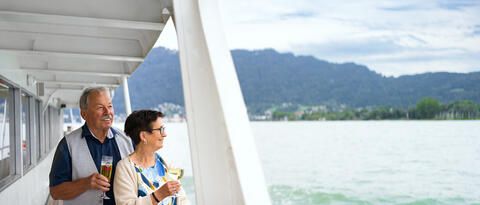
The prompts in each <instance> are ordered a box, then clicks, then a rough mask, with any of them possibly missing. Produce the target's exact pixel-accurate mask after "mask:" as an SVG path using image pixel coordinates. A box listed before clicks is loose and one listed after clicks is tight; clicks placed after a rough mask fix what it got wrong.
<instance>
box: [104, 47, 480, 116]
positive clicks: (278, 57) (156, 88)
mask: <svg viewBox="0 0 480 205" xmlns="http://www.w3.org/2000/svg"><path fill="white" fill-rule="evenodd" d="M232 56H233V60H234V63H235V66H236V70H237V74H238V78H239V81H240V86H241V89H242V92H243V95H244V98H245V102H246V104H247V107H248V108H249V111H250V112H252V111H253V112H261V111H262V110H264V109H265V108H268V107H270V106H271V105H273V104H275V105H278V104H282V103H294V104H302V105H320V104H323V105H340V104H344V105H347V106H350V107H367V106H394V107H409V106H414V105H415V103H416V102H417V101H418V100H419V99H421V98H423V97H426V96H429V97H433V98H436V99H438V100H440V101H441V102H444V103H449V102H452V101H456V100H472V101H474V102H476V103H480V72H473V73H466V74H462V73H447V72H439V73H424V74H418V75H406V76H400V77H385V76H382V75H381V74H379V73H376V72H374V71H372V70H370V69H368V68H367V67H366V66H363V65H358V64H355V63H341V64H338V63H330V62H327V61H323V60H319V59H316V58H314V57H312V56H295V55H293V54H291V53H279V52H277V51H275V50H272V49H265V50H255V51H248V50H233V51H232ZM179 65H180V63H179V58H178V53H177V51H172V50H168V49H165V48H155V49H153V50H152V51H151V52H150V53H149V55H148V57H147V58H146V59H145V62H144V63H143V64H142V65H141V66H140V68H139V69H137V70H136V71H135V72H134V73H133V74H132V76H131V77H130V78H129V90H130V96H131V102H132V109H139V108H152V107H156V106H157V105H158V104H161V103H173V104H178V105H183V91H182V84H181V74H180V66H179ZM115 93H116V95H115V96H114V100H113V101H114V104H115V107H116V109H117V113H119V112H123V110H124V106H123V92H122V88H121V87H120V88H118V90H117V91H116V92H115Z"/></svg>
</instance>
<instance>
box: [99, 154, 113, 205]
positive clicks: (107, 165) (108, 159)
mask: <svg viewBox="0 0 480 205" xmlns="http://www.w3.org/2000/svg"><path fill="white" fill-rule="evenodd" d="M112 164H113V157H112V156H107V155H103V156H102V162H101V167H100V174H101V175H103V176H105V177H107V179H108V182H110V179H111V177H112V169H113V165H112ZM100 198H102V199H110V197H108V196H107V195H106V194H105V192H102V195H100Z"/></svg>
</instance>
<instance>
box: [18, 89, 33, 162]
mask: <svg viewBox="0 0 480 205" xmlns="http://www.w3.org/2000/svg"><path fill="white" fill-rule="evenodd" d="M21 95H22V96H21V100H22V104H21V117H22V119H21V125H20V126H21V127H20V128H21V137H22V138H21V140H22V141H21V145H22V158H23V167H24V168H25V169H26V168H28V167H30V165H31V164H32V160H31V159H32V157H31V156H32V154H31V148H30V146H31V144H32V143H31V137H30V126H31V125H30V96H28V95H27V94H25V93H22V94H21Z"/></svg>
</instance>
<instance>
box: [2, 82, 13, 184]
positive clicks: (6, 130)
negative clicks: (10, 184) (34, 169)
mask: <svg viewBox="0 0 480 205" xmlns="http://www.w3.org/2000/svg"><path fill="white" fill-rule="evenodd" d="M12 92H13V91H12V89H11V88H9V87H8V86H7V85H6V84H3V83H2V81H1V80H0V181H3V179H5V178H7V177H8V176H10V175H12V173H13V170H14V169H13V163H12V159H13V158H14V156H12V153H14V152H15V151H14V150H13V149H12V144H13V143H10V142H11V140H12V139H13V138H12V137H11V136H10V129H11V124H10V115H12V114H13V113H12V112H11V107H12V106H11V105H10V104H11V102H12ZM12 151H13V152H12Z"/></svg>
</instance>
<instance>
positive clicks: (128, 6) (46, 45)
mask: <svg viewBox="0 0 480 205" xmlns="http://www.w3.org/2000/svg"><path fill="white" fill-rule="evenodd" d="M165 2H167V1H162V0H142V1H131V0H102V1H94V0H86V1H85V0H84V1H77V0H42V1H31V0H15V1H9V0H0V52H2V53H8V54H13V55H15V56H16V58H17V61H18V64H19V68H20V70H22V71H24V72H26V73H27V75H29V77H31V78H33V80H34V81H35V82H36V83H43V85H44V91H45V95H44V98H45V99H48V98H56V99H57V100H59V102H61V103H63V104H66V105H67V106H77V99H78V98H79V95H80V94H81V91H82V90H83V89H84V88H85V87H88V86H92V85H101V86H106V87H110V88H116V87H118V86H119V85H120V84H121V83H122V78H123V77H125V76H127V77H128V76H129V75H131V74H132V72H134V71H135V69H136V68H137V67H138V66H139V65H140V64H141V63H142V62H143V59H144V58H145V57H146V55H147V54H148V52H149V51H150V49H151V48H152V47H153V45H154V44H155V42H156V40H157V39H158V37H159V35H160V33H161V31H162V30H163V28H164V26H165V23H166V21H167V19H168V17H169V15H168V14H165V13H163V14H162V11H163V9H164V8H166V7H168V5H166V4H167V3H165Z"/></svg>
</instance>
